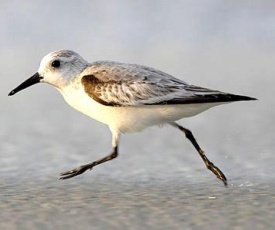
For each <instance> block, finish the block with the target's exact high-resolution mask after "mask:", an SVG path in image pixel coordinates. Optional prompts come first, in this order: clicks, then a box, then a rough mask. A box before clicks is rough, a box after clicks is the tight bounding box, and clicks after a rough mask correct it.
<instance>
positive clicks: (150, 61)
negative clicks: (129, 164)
mask: <svg viewBox="0 0 275 230" xmlns="http://www.w3.org/2000/svg"><path fill="white" fill-rule="evenodd" d="M0 31H1V36H0V49H1V52H0V61H1V69H0V76H1V80H2V83H1V84H0V103H1V117H0V124H1V127H2V128H1V130H0V134H1V136H0V138H1V142H3V144H2V145H1V146H0V150H1V152H2V153H3V154H6V155H7V156H9V157H10V158H9V159H10V160H11V162H13V164H12V165H13V166H12V167H14V168H16V167H19V165H17V163H18V162H20V161H21V160H23V159H20V157H19V156H20V155H19V153H18V152H19V149H26V148H34V146H35V147H36V148H38V150H39V149H40V148H42V150H40V151H38V152H40V154H41V155H39V157H46V156H48V155H47V154H48V153H45V152H43V148H46V147H47V146H48V143H50V144H51V146H55V147H56V148H60V149H61V150H60V151H51V150H48V152H50V154H52V155H51V156H52V157H58V159H50V160H49V159H48V161H46V162H44V163H42V164H45V165H49V164H50V162H51V163H53V164H56V165H58V163H60V161H62V160H63V159H64V158H66V157H68V158H70V152H74V151H76V152H77V153H78V154H76V155H77V156H78V157H81V159H78V158H77V156H75V158H76V159H78V160H79V162H83V161H86V160H87V158H88V159H94V158H96V157H98V156H101V155H102V154H103V153H104V151H108V150H109V147H110V134H109V132H108V129H106V128H104V126H103V125H101V124H99V123H97V122H95V121H92V120H91V119H88V118H86V117H84V116H82V115H80V114H78V113H77V112H75V111H73V110H72V109H71V108H69V106H67V105H66V104H65V102H64V101H63V99H62V98H61V96H60V95H59V93H58V92H57V91H56V90H55V89H52V88H51V87H49V86H46V85H36V86H34V87H32V88H29V89H27V90H25V91H23V92H20V93H19V94H18V95H15V96H14V97H11V98H10V97H7V94H8V92H9V91H10V90H11V89H13V88H14V87H15V86H17V85H18V84H19V83H21V82H22V81H23V80H25V79H26V78H28V77H29V76H31V75H32V74H33V73H34V72H36V71H37V68H38V65H39V62H40V60H41V58H42V57H43V56H44V55H45V54H47V53H48V52H50V51H53V50H56V49H72V50H75V51H77V52H79V53H80V54H81V55H82V56H83V57H84V58H85V59H87V60H89V61H91V62H92V61H95V60H102V59H107V60H116V61H123V62H129V63H138V64H144V65H148V66H152V67H155V68H158V69H161V70H163V71H165V72H167V73H170V74H172V75H174V76H176V77H179V78H181V79H183V80H185V81H187V82H190V83H193V84H196V85H200V86H205V87H209V88H214V89H220V90H223V91H228V92H231V93H239V94H244V95H249V96H254V97H257V98H259V99H260V100H259V101H257V102H251V103H249V102H244V103H235V104H231V105H226V106H223V107H219V108H215V109H212V110H209V111H208V112H206V113H204V114H201V115H199V116H197V117H194V118H191V119H188V120H186V121H183V122H182V123H183V124H186V126H187V127H189V128H190V129H191V130H193V132H194V134H195V136H197V139H198V140H199V141H200V142H201V145H202V146H203V147H204V148H205V149H207V150H208V152H212V158H214V159H215V158H216V159H218V160H216V161H225V162H223V164H224V165H223V167H225V168H226V167H227V171H229V172H230V168H231V167H233V168H234V166H235V167H237V166H236V164H235V165H234V161H238V162H239V164H240V165H242V164H243V161H244V160H246V161H247V163H246V164H247V165H250V166H249V167H250V168H251V170H252V169H253V170H255V172H256V174H257V175H273V176H274V170H273V164H272V165H271V164H268V162H270V161H273V162H274V157H273V152H274V150H275V148H274V145H273V141H274V131H275V129H274V125H273V119H274V115H275V108H274V104H275V103H274V97H273V92H274V88H275V87H274V83H275V80H274V73H275V65H274V60H275V55H274V52H275V3H274V1H268V0H265V1H249V0H247V1H220V0H204V1H193V0H190V1H187V0H186V1H168V0H167V1H147V0H144V1H126V0H125V1H102V0H101V1H51V0H48V1H30V0H26V1H16V0H15V1H1V2H0ZM166 129H167V130H166V131H163V129H162V130H160V131H156V129H154V130H153V131H147V132H145V133H144V134H135V135H132V136H130V137H123V139H124V140H123V141H122V142H123V143H122V146H124V147H122V149H123V152H124V153H125V154H124V156H123V157H126V155H127V156H128V157H129V159H130V157H134V156H136V155H142V154H143V155H142V156H151V157H152V158H153V159H152V160H155V158H154V156H153V155H150V154H151V152H154V151H153V150H148V149H147V150H146V148H145V147H144V148H145V150H144V151H145V152H144V151H143V153H139V151H138V149H137V148H138V147H137V144H136V141H138V142H140V143H142V144H144V146H146V144H147V145H148V142H146V140H147V139H148V138H149V137H150V140H151V141H154V143H155V148H156V149H162V148H164V147H163V146H162V144H163V145H164V146H169V148H170V147H171V146H172V147H173V148H175V146H178V147H177V148H178V149H185V150H186V152H190V151H193V152H192V154H193V155H192V154H191V155H190V157H193V158H192V159H193V160H194V161H195V162H196V163H195V167H199V166H200V164H201V163H202V162H199V161H196V160H197V158H196V157H198V156H194V155H195V154H196V153H195V152H194V150H193V148H192V147H191V146H189V144H187V142H185V143H184V144H183V143H182V142H181V141H182V139H180V137H179V139H178V141H177V142H176V141H174V142H175V143H174V142H173V140H171V142H170V143H169V142H168V143H167V142H164V139H166V138H168V139H169V137H171V135H176V133H175V131H174V130H172V129H169V128H166ZM33 135H34V136H35V138H38V139H39V140H41V141H43V142H44V144H43V145H42V144H41V143H36V144H35V143H32V141H33V139H32V138H34V136H33ZM105 136H106V137H107V138H104V137H105ZM83 139H84V140H86V141H88V142H91V144H92V145H93V148H92V149H89V152H90V154H87V153H86V154H83V155H81V154H79V153H80V152H85V151H84V150H83V148H82V147H80V145H81V143H82V141H83ZM236 139H237V140H238V143H236V141H235V140H236ZM71 141H72V142H73V143H76V145H74V146H75V147H74V148H75V149H74V148H73V149H72V150H71V149H70V148H69V147H67V145H69V144H70V142H71ZM68 142H69V143H68ZM128 143H130V144H128ZM77 144H78V145H77ZM149 144H151V142H149ZM41 145H42V146H41ZM138 145H140V144H138ZM132 146H136V147H135V148H134V149H132V148H131V147H132ZM86 148H87V147H86ZM167 148H168V147H167ZM169 148H168V149H169ZM146 151H147V152H146ZM26 152H27V151H26ZM58 152H59V153H58ZM62 152H64V153H62ZM65 152H68V154H65ZM94 152H98V155H97V154H95V153H94ZM128 152H130V153H128ZM126 153H127V154H126ZM26 154H27V153H26ZM93 154H94V155H93ZM181 154H182V153H181V152H180V151H178V155H177V154H175V155H173V154H167V155H165V153H164V155H162V156H157V158H160V164H161V162H163V161H162V160H161V159H162V157H164V158H165V157H167V156H168V155H169V156H170V155H172V156H173V157H174V158H173V159H174V160H178V159H179V158H177V157H179V156H181V157H184V156H182V155H181ZM229 154H230V157H231V158H230V160H232V161H230V160H228V159H227V158H226V157H227V156H228V155H229ZM33 155H34V157H37V156H36V155H35V154H34V153H33ZM11 156H14V158H12V159H11ZM188 156H189V155H188ZM16 157H19V158H18V159H17V158H16ZM219 157H220V158H219ZM121 158H122V157H121ZM16 159H17V160H16ZM46 159H47V158H46ZM121 160H123V159H121ZM16 162H17V163H16ZM72 163H73V162H72ZM76 163H77V162H76ZM180 164H182V162H180V163H179V165H180ZM196 164H197V165H196ZM5 165H9V164H5ZM68 166H70V164H68V165H67V167H68ZM34 167H38V166H34ZM67 167H66V165H65V166H64V168H67ZM183 167H184V166H183ZM185 167H186V165H185ZM244 167H246V166H244ZM247 167H248V166H247ZM59 168H61V167H59ZM7 170H8V169H7ZM38 171H39V170H38ZM49 173H52V171H51V169H49Z"/></svg>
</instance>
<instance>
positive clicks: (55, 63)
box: [52, 60, 60, 68]
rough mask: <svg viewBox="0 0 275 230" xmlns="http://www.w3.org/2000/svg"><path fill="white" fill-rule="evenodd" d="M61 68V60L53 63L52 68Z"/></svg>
mask: <svg viewBox="0 0 275 230" xmlns="http://www.w3.org/2000/svg"><path fill="white" fill-rule="evenodd" d="M59 66H60V61H59V60H54V61H53V62H52V67H54V68H58V67H59Z"/></svg>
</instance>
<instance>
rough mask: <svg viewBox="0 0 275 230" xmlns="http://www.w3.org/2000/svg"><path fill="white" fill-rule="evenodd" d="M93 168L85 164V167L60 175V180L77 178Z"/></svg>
mask: <svg viewBox="0 0 275 230" xmlns="http://www.w3.org/2000/svg"><path fill="white" fill-rule="evenodd" d="M92 168H93V165H91V164H87V165H81V166H79V167H77V168H75V169H72V170H69V171H67V172H62V173H60V180H66V179H69V178H72V177H75V176H78V175H80V174H82V173H84V172H86V171H87V170H91V169H92Z"/></svg>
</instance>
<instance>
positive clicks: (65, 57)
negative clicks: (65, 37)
mask: <svg viewBox="0 0 275 230" xmlns="http://www.w3.org/2000/svg"><path fill="white" fill-rule="evenodd" d="M87 65H88V62H87V61H85V60H84V59H83V58H82V57H81V56H80V55H79V54H77V53H76V52H74V51H70V50H58V51H54V52H51V53H49V54H47V55H46V56H45V57H43V59H42V60H41V62H40V66H39V69H38V72H37V73H35V74H34V75H33V76H31V77H30V78H29V79H27V80H26V81H24V82H23V83H22V84H20V85H19V86H18V87H16V88H15V89H13V90H12V91H11V92H10V93H9V96H12V95H14V94H15V93H17V92H19V91H21V90H23V89H25V88H27V87H29V86H31V85H34V84H36V83H40V82H45V83H48V84H51V85H53V86H55V87H56V88H58V89H62V88H63V87H65V86H67V85H68V84H70V83H71V82H72V81H73V80H74V78H75V77H77V76H78V75H79V74H80V73H81V72H82V71H83V70H84V69H85V68H86V67H87Z"/></svg>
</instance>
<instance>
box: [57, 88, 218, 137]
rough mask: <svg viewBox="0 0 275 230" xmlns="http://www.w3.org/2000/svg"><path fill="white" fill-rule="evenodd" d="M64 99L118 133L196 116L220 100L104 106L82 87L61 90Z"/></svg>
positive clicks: (135, 130)
mask: <svg viewBox="0 0 275 230" xmlns="http://www.w3.org/2000/svg"><path fill="white" fill-rule="evenodd" d="M61 93H62V95H63V97H64V99H65V100H66V102H67V103H68V104H69V105H71V106H72V107H73V108H75V109H76V110H78V111H80V112H82V113H84V114H86V115H87V116H89V117H91V118H93V119H95V120H97V121H99V122H102V123H104V124H106V125H108V126H109V127H110V129H111V130H116V131H119V132H121V133H126V132H137V131H141V130H143V129H145V128H147V127H150V126H153V125H159V124H164V123H167V122H171V121H176V120H179V119H182V118H185V117H191V116H195V115H197V114H199V113H201V112H203V111H205V110H207V109H209V108H211V107H213V106H217V105H219V104H223V103H204V104H184V105H153V106H152V105H145V106H136V107H135V106H128V107H113V106H104V105H102V104H100V103H98V102H96V101H94V100H93V99H92V98H91V97H89V96H88V95H87V94H86V93H85V92H84V90H83V89H82V88H79V89H77V90H76V89H69V88H68V89H65V90H63V91H61Z"/></svg>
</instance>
